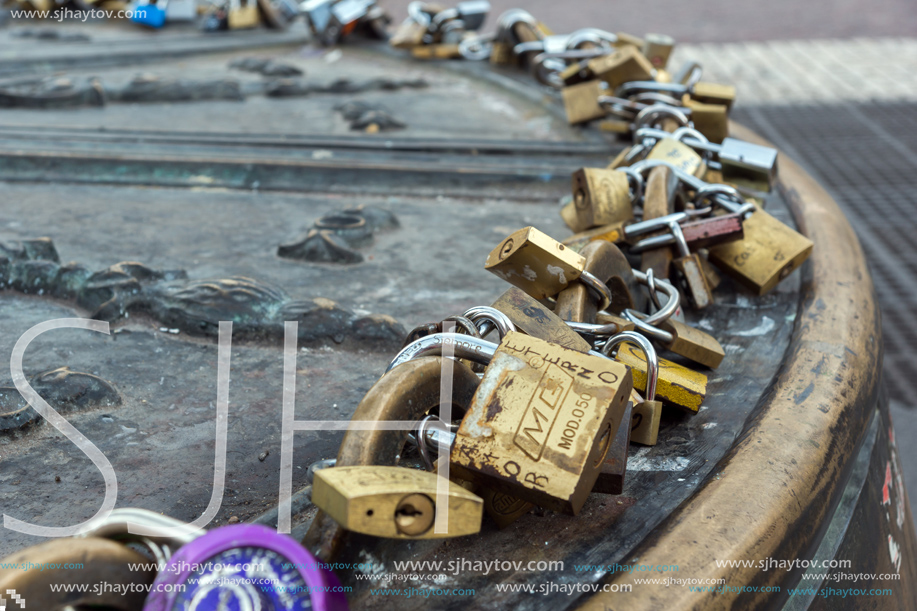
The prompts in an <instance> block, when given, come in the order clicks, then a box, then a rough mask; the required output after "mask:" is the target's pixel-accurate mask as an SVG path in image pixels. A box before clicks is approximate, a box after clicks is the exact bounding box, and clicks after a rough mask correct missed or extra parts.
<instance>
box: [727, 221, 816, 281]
mask: <svg viewBox="0 0 917 611" xmlns="http://www.w3.org/2000/svg"><path fill="white" fill-rule="evenodd" d="M742 225H743V228H744V230H745V238H744V239H742V240H737V241H735V242H729V243H727V244H720V245H718V246H713V247H711V248H710V249H709V258H710V262H711V263H713V264H714V265H716V266H717V267H719V268H720V269H721V270H723V271H724V272H726V273H727V274H728V275H730V276H732V277H733V278H735V279H736V280H737V281H738V282H739V283H741V284H742V285H744V286H746V287H748V288H749V289H751V290H752V291H754V292H755V294H757V295H764V294H765V293H767V292H768V291H770V290H771V289H773V288H774V287H775V286H777V283H778V282H780V281H781V280H783V279H784V278H786V277H787V276H789V275H790V274H791V273H793V271H794V270H795V269H796V268H797V267H799V266H800V265H802V264H803V263H804V262H805V260H806V259H808V258H809V255H810V254H812V246H813V244H812V241H811V240H809V239H808V238H806V237H805V236H804V235H802V234H801V233H799V232H797V231H794V230H793V229H791V228H790V227H788V226H787V225H785V224H783V223H781V222H780V221H778V220H777V219H775V218H774V217H773V216H771V215H770V214H768V213H767V212H765V211H764V210H761V209H756V210H755V212H753V213H752V214H751V216H749V217H747V218H746V219H745V221H744V222H743V223H742Z"/></svg>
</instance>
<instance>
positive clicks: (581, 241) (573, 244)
mask: <svg viewBox="0 0 917 611" xmlns="http://www.w3.org/2000/svg"><path fill="white" fill-rule="evenodd" d="M571 205H575V204H573V202H571ZM565 208H566V206H565ZM574 218H575V212H574ZM625 225H626V222H625V221H620V222H617V223H610V224H608V225H603V226H601V227H595V228H593V229H589V230H588V231H580V232H577V233H575V234H573V235H572V236H570V237H568V238H564V239H563V240H561V244H563V245H564V246H566V247H567V248H570V249H572V250H574V251H575V252H578V253H580V254H583V248H585V247H586V245H587V244H589V243H590V242H596V241H605V242H611V243H612V244H617V243H620V242H623V241H624V226H625Z"/></svg>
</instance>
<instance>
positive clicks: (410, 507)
mask: <svg viewBox="0 0 917 611" xmlns="http://www.w3.org/2000/svg"><path fill="white" fill-rule="evenodd" d="M433 512H434V505H433V501H432V500H431V499H430V497H428V496H427V495H425V494H409V495H408V496H406V497H404V498H403V499H401V502H400V503H398V506H397V507H396V508H395V526H396V527H397V528H398V531H399V532H401V533H402V534H405V535H421V534H423V533H425V532H427V531H428V530H430V527H431V526H433Z"/></svg>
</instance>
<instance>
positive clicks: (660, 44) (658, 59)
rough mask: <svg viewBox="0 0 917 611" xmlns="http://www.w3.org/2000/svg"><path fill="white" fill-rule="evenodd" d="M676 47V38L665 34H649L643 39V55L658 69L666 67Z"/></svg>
mask: <svg viewBox="0 0 917 611" xmlns="http://www.w3.org/2000/svg"><path fill="white" fill-rule="evenodd" d="M674 48H675V39H674V38H672V37H671V36H667V35H665V34H647V35H646V37H645V38H644V40H643V55H644V56H645V57H646V59H648V60H650V63H651V64H652V65H653V67H654V68H656V70H657V71H659V70H664V69H665V67H666V65H667V64H668V63H669V56H670V55H671V54H672V49H674ZM656 80H659V78H658V76H657V79H656Z"/></svg>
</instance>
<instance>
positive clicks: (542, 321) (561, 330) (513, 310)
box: [493, 283, 592, 352]
mask: <svg viewBox="0 0 917 611" xmlns="http://www.w3.org/2000/svg"><path fill="white" fill-rule="evenodd" d="M574 284H575V286H578V287H582V288H583V290H585V287H584V286H582V285H580V284H579V283H574ZM493 307H494V308H495V309H497V310H499V311H500V312H503V314H505V315H506V316H507V317H508V318H509V319H510V320H511V321H512V323H513V324H514V325H515V326H516V328H517V329H518V330H520V331H522V332H523V333H525V334H527V335H531V336H532V337H537V338H539V339H543V340H545V341H548V342H551V343H553V344H557V345H559V346H563V347H565V348H570V349H571V350H576V351H577V352H589V350H591V349H592V346H590V345H589V343H588V342H586V340H584V339H583V338H582V337H580V336H579V335H578V334H577V333H576V332H575V331H573V330H572V329H571V328H570V327H569V326H567V324H566V323H565V322H564V321H563V320H562V319H561V318H559V317H558V315H557V314H555V313H554V312H552V311H551V310H549V309H548V308H546V307H545V306H543V305H541V303H539V302H538V300H537V299H535V298H533V297H531V296H530V295H528V294H526V293H525V291H522V290H521V289H518V288H515V287H514V288H511V289H509V290H507V291H506V292H505V293H503V294H502V295H501V296H500V298H499V299H497V300H496V301H495V302H494V304H493Z"/></svg>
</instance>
